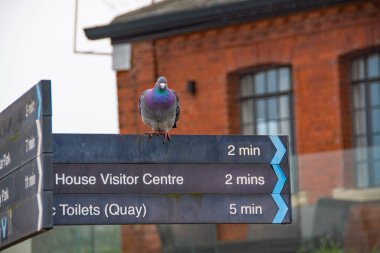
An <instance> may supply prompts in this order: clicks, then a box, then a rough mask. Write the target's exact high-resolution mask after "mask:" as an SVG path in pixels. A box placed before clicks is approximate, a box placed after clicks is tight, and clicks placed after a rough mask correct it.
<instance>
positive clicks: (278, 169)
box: [272, 164, 286, 194]
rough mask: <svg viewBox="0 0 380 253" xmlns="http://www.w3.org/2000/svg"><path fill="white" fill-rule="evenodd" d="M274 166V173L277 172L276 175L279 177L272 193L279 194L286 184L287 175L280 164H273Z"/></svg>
mask: <svg viewBox="0 0 380 253" xmlns="http://www.w3.org/2000/svg"><path fill="white" fill-rule="evenodd" d="M272 167H273V170H274V173H276V176H277V178H278V180H277V183H276V185H275V186H274V188H273V191H272V193H278V194H279V193H281V191H282V188H283V187H284V185H285V182H286V176H285V174H284V172H282V169H281V167H280V165H277V164H272Z"/></svg>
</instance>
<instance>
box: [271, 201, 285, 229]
mask: <svg viewBox="0 0 380 253" xmlns="http://www.w3.org/2000/svg"><path fill="white" fill-rule="evenodd" d="M272 198H273V199H274V201H275V202H276V204H277V206H278V211H277V213H276V216H274V218H273V221H272V223H282V221H283V220H284V217H285V215H286V213H287V212H288V206H287V205H286V203H285V201H284V200H283V198H282V197H281V194H272Z"/></svg>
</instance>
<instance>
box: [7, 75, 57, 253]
mask: <svg viewBox="0 0 380 253" xmlns="http://www.w3.org/2000/svg"><path fill="white" fill-rule="evenodd" d="M51 152H52V128H51V87H50V81H40V82H39V83H38V84H36V85H35V86H34V87H33V88H31V89H30V90H29V91H28V92H26V93H25V94H24V95H23V96H21V97H20V98H19V99H18V100H16V101H15V102H14V103H13V104H11V105H10V106H9V107H7V108H6V109H5V110H4V111H3V112H1V113H0V250H2V249H4V248H6V247H9V246H11V245H13V244H14V243H17V242H19V241H22V240H24V239H27V238H29V237H31V236H33V235H34V234H36V233H40V232H42V231H44V230H45V229H48V228H51V227H52V225H53V222H52V216H51V209H52V197H53V192H52V188H53V185H52V182H53V181H52V177H53V174H52V173H53V172H52V155H51ZM26 212H27V215H26Z"/></svg>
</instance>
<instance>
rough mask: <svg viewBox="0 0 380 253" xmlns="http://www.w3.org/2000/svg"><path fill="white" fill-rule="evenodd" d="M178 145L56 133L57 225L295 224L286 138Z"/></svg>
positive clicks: (205, 138)
mask: <svg viewBox="0 0 380 253" xmlns="http://www.w3.org/2000/svg"><path fill="white" fill-rule="evenodd" d="M172 139H173V140H172V142H170V143H167V144H165V145H163V144H162V142H161V138H154V137H153V138H151V139H149V138H148V137H147V136H144V135H71V134H70V135H67V134H60V135H54V151H55V152H56V153H55V154H54V161H53V163H54V165H53V167H54V169H53V170H54V224H57V225H58V224H59V225H75V224H140V223H290V222H291V214H290V209H289V206H290V181H289V178H290V175H289V161H288V152H287V146H288V141H287V137H286V136H242V135H235V136H233V135H219V136H214V135H191V136H188V135H176V136H173V138H172ZM122 210H124V211H122Z"/></svg>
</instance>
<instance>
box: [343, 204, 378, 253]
mask: <svg viewBox="0 0 380 253" xmlns="http://www.w3.org/2000/svg"><path fill="white" fill-rule="evenodd" d="M343 238H344V239H343V240H344V250H345V252H358V253H359V252H363V253H364V252H372V251H373V250H375V249H377V250H379V249H380V203H379V202H374V203H367V204H358V205H354V206H353V207H352V208H351V209H350V212H349V214H348V219H347V225H346V227H345V232H344V235H343ZM376 252H377V251H376Z"/></svg>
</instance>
